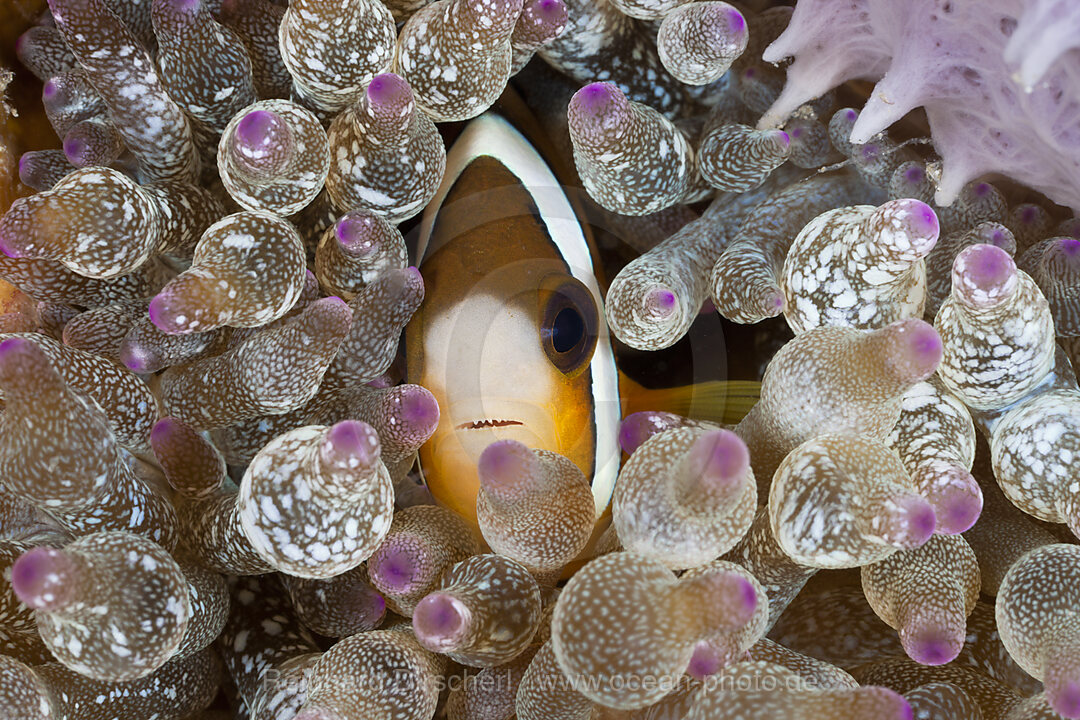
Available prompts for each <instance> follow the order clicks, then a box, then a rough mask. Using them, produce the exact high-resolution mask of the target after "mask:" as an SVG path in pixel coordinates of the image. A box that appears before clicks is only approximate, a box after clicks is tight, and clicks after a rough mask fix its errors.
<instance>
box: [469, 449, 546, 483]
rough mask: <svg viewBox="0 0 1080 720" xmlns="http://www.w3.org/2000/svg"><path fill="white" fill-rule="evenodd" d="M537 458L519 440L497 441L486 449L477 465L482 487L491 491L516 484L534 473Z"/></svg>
mask: <svg viewBox="0 0 1080 720" xmlns="http://www.w3.org/2000/svg"><path fill="white" fill-rule="evenodd" d="M536 462H537V461H536V457H535V456H534V455H533V452H532V450H530V449H529V448H528V447H526V446H525V445H524V444H523V443H520V442H518V441H517V440H496V441H495V442H493V443H491V444H490V445H488V446H487V447H486V448H484V452H482V453H481V454H480V461H479V462H478V463H477V473H478V474H479V476H480V485H481V487H483V488H484V489H485V490H491V489H494V488H495V487H499V486H503V485H512V484H515V483H516V482H517V481H518V480H519V479H520V478H521V477H523V476H525V475H527V474H530V473H531V472H533V470H534V468H535V466H536Z"/></svg>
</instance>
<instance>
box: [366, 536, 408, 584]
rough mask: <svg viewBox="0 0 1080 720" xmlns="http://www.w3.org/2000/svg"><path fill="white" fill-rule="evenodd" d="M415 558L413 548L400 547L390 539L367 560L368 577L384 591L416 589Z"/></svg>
mask: <svg viewBox="0 0 1080 720" xmlns="http://www.w3.org/2000/svg"><path fill="white" fill-rule="evenodd" d="M417 560H418V558H417V557H416V554H415V552H414V551H413V550H410V549H408V548H403V547H400V546H399V545H398V543H397V542H395V541H394V540H393V539H391V540H390V541H389V542H385V543H383V544H382V545H381V546H380V547H379V548H378V549H377V550H376V551H375V553H374V554H373V555H372V556H371V558H370V559H369V560H368V565H367V569H368V577H370V578H371V581H372V582H373V583H375V584H377V585H378V586H379V587H380V588H383V589H384V590H385V591H386V592H390V593H394V594H398V595H405V594H408V593H410V592H412V591H413V590H415V589H416V580H417V571H418V568H419V565H418V563H417ZM380 597H381V596H380Z"/></svg>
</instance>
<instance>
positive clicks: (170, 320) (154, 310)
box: [146, 288, 190, 335]
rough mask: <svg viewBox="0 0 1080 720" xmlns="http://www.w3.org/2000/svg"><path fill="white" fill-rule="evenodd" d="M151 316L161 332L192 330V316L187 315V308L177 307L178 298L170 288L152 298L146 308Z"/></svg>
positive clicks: (173, 332) (174, 332) (177, 332)
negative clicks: (190, 321)
mask: <svg viewBox="0 0 1080 720" xmlns="http://www.w3.org/2000/svg"><path fill="white" fill-rule="evenodd" d="M146 312H147V314H148V315H149V316H150V322H152V323H153V324H154V327H156V328H157V329H158V330H160V331H161V332H163V333H165V334H167V335H177V334H179V333H184V332H190V323H189V320H190V318H188V317H187V315H186V314H185V313H186V308H184V307H177V303H176V299H175V298H174V297H173V296H172V293H170V292H169V290H168V288H166V289H164V290H162V291H161V292H159V293H158V294H157V295H155V296H154V297H153V299H151V300H150V305H149V306H148V307H147V309H146Z"/></svg>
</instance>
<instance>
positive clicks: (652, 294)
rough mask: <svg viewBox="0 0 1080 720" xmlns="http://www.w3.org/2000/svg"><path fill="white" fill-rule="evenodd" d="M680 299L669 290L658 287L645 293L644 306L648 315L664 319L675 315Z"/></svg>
mask: <svg viewBox="0 0 1080 720" xmlns="http://www.w3.org/2000/svg"><path fill="white" fill-rule="evenodd" d="M678 304H679V298H678V297H676V295H675V293H674V292H672V291H671V290H670V289H669V288H666V287H664V286H662V285H657V286H655V287H653V288H651V289H650V290H649V291H648V292H646V293H645V296H644V298H643V305H644V310H645V312H646V314H648V315H650V316H652V317H655V318H657V319H664V318H668V317H671V316H672V315H674V314H675V310H676V308H677V307H678Z"/></svg>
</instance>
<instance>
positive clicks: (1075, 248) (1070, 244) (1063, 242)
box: [1058, 237, 1080, 257]
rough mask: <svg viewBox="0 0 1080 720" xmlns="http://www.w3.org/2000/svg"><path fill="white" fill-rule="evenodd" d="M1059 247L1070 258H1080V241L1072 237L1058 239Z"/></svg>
mask: <svg viewBox="0 0 1080 720" xmlns="http://www.w3.org/2000/svg"><path fill="white" fill-rule="evenodd" d="M1058 247H1059V248H1060V249H1061V252H1062V253H1063V254H1065V255H1068V256H1069V257H1077V256H1080V240H1077V239H1076V238H1071V237H1063V238H1058Z"/></svg>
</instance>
